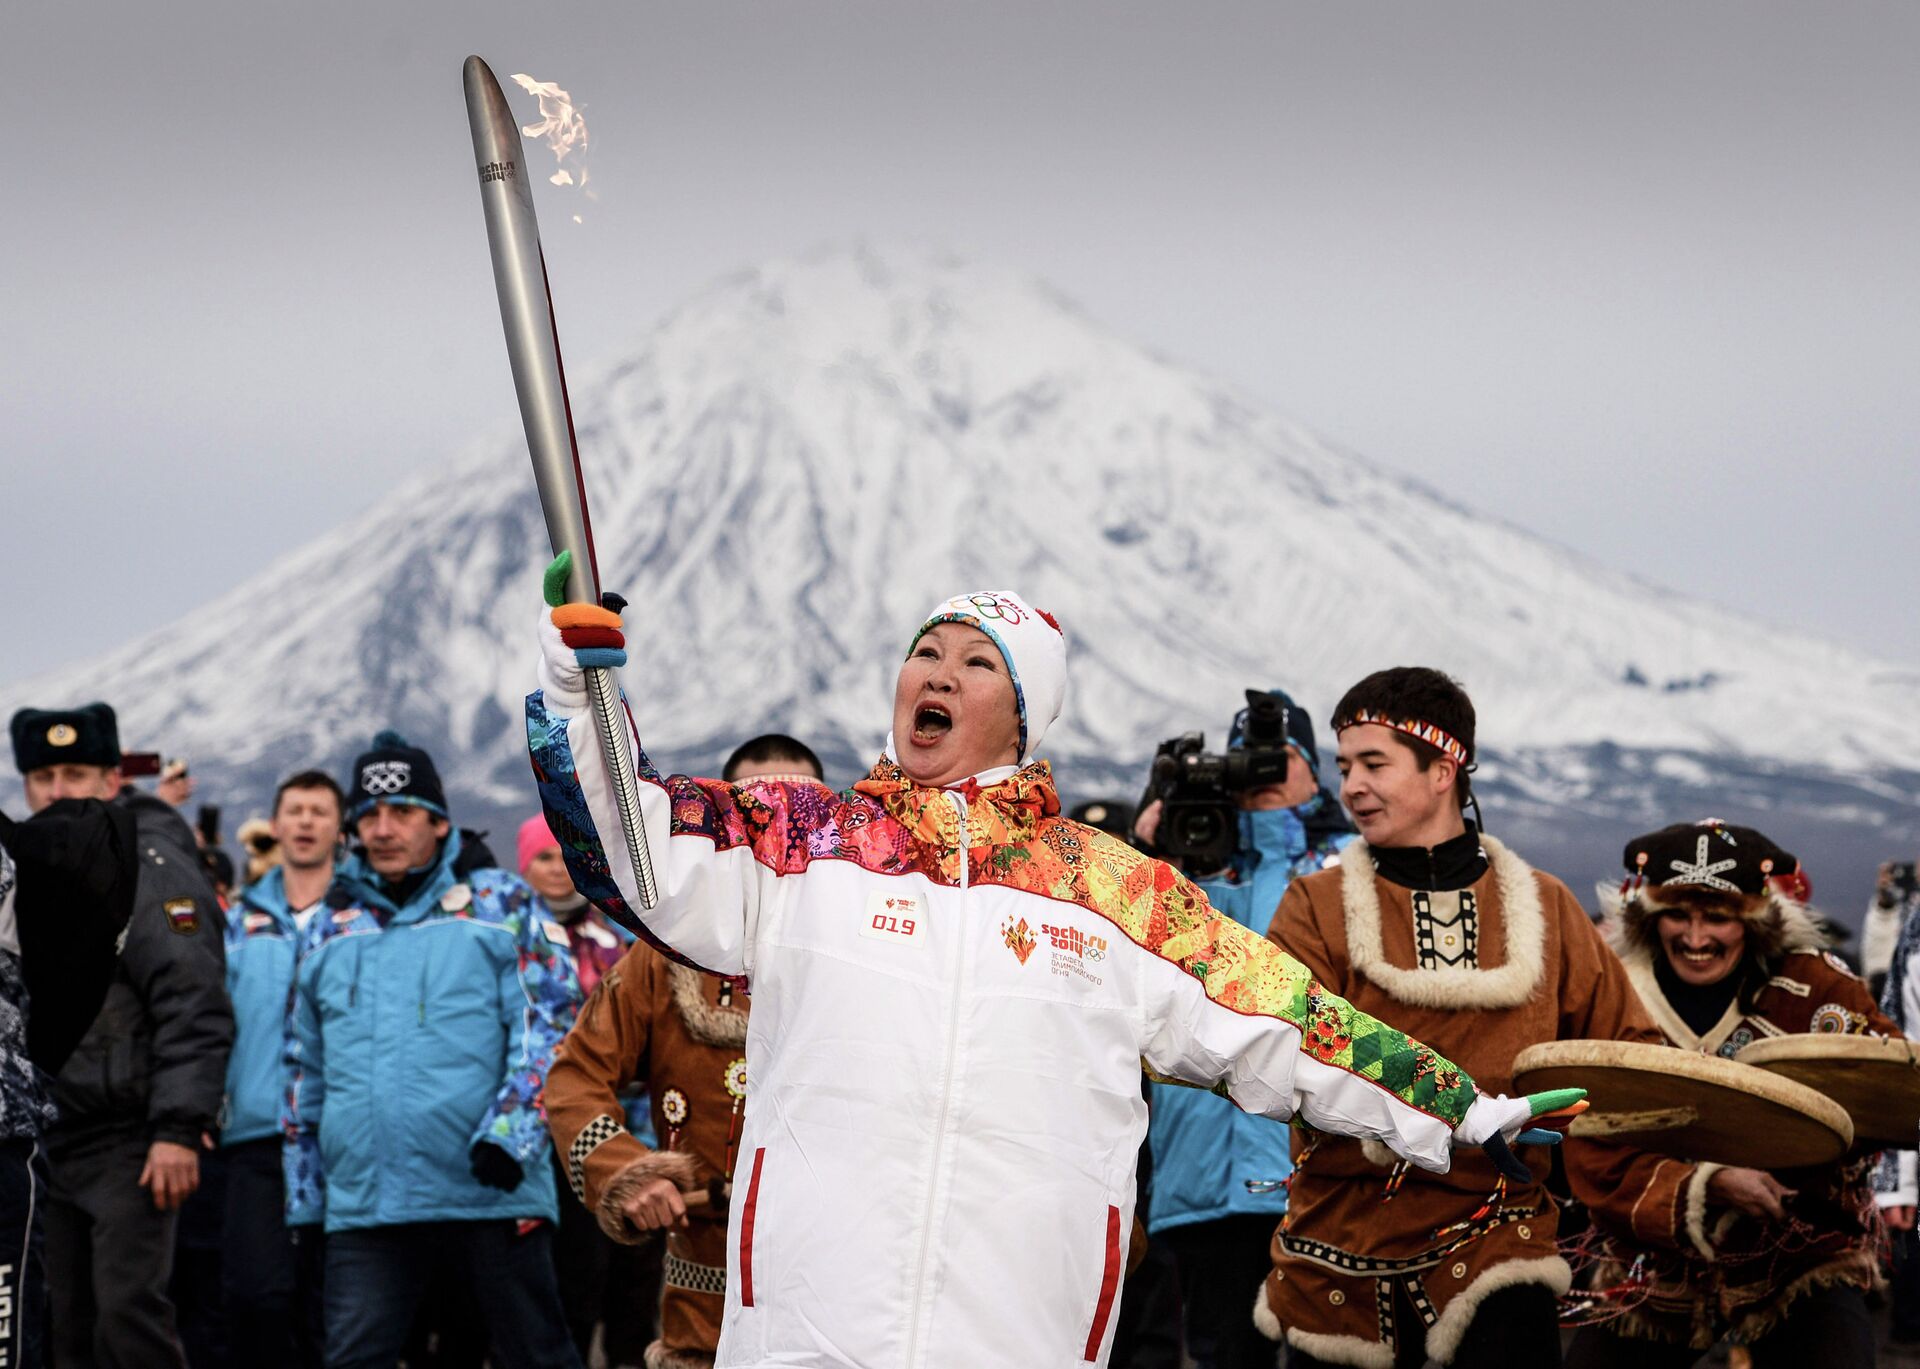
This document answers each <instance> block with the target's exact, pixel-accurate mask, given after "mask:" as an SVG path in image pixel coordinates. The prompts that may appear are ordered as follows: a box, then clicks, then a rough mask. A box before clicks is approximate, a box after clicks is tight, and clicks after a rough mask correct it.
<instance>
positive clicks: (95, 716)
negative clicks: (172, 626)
mask: <svg viewBox="0 0 1920 1369" xmlns="http://www.w3.org/2000/svg"><path fill="white" fill-rule="evenodd" d="M9 730H10V732H11V734H12V740H13V754H14V760H15V762H16V763H17V764H18V765H19V767H20V773H21V775H22V777H23V781H24V784H25V787H26V793H27V806H28V807H29V808H30V809H32V810H33V811H34V812H36V813H38V812H40V811H41V810H42V809H45V808H47V807H49V806H51V805H52V804H54V803H56V802H58V801H59V800H61V799H100V800H108V801H111V802H112V803H113V805H114V806H115V807H117V808H118V809H120V810H121V811H122V812H124V813H126V814H127V815H129V816H130V817H131V818H132V821H133V829H134V833H135V843H136V848H137V855H138V871H137V875H136V889H135V895H134V906H133V913H132V917H131V919H130V920H129V922H128V924H127V932H126V942H125V946H124V949H123V950H122V952H121V958H120V965H119V969H118V970H117V972H116V973H115V976H114V979H113V982H112V984H111V986H110V987H109V988H108V990H107V995H106V999H105V1002H104V1003H103V1004H102V1005H101V1008H100V1011H99V1013H98V1015H97V1016H96V1017H95V1018H94V1020H93V1024H92V1026H90V1027H89V1028H88V1029H87V1033H86V1035H85V1036H84V1037H83V1038H82V1039H81V1041H80V1044H79V1046H78V1047H76V1048H75V1050H74V1052H73V1055H72V1057H71V1058H70V1059H69V1060H68V1061H67V1063H66V1065H65V1067H64V1068H63V1069H62V1070H61V1071H60V1073H59V1075H58V1076H57V1077H56V1078H55V1081H54V1089H53V1097H54V1102H55V1104H56V1105H57V1106H58V1108H59V1112H60V1117H59V1120H58V1121H57V1122H56V1123H55V1124H54V1126H53V1128H52V1129H51V1131H50V1132H49V1133H48V1137H47V1149H48V1160H49V1168H50V1181H51V1182H50V1190H49V1194H48V1198H49V1202H48V1205H47V1268H48V1282H49V1285H50V1287H51V1290H52V1295H53V1296H52V1305H53V1316H52V1321H53V1336H52V1342H53V1361H54V1363H55V1364H56V1365H98V1366H102V1369H105V1367H106V1366H116V1367H117V1366H130V1367H131V1366H138V1367H139V1369H147V1366H158V1365H168V1364H174V1365H178V1364H183V1363H184V1362H185V1361H184V1357H183V1355H182V1353H181V1350H180V1343H179V1338H178V1335H177V1334H176V1332H175V1327H174V1310H173V1304H172V1303H171V1302H170V1301H169V1300H168V1298H167V1291H166V1290H167V1278H168V1274H169V1272H170V1269H171V1266H172V1258H173V1243H174V1225H175V1220H176V1217H177V1214H178V1211H179V1208H180V1205H181V1204H182V1203H183V1202H185V1201H186V1199H187V1197H188V1195H190V1194H191V1193H192V1192H193V1191H194V1189H195V1188H197V1187H198V1186H199V1178H200V1159H199V1156H200V1150H201V1148H202V1146H203V1145H205V1144H206V1143H207V1140H208V1138H209V1137H210V1135H211V1132H212V1131H213V1128H214V1125H215V1118H216V1117H217V1115H218V1113H219V1110H220V1101H221V1095H222V1092H223V1090H224V1087H225V1083H226V1070H227V1052H228V1049H229V1048H230V1047H231V1045H232V1042H233V1014H232V1011H231V1009H230V1008H229V1007H228V1004H227V994H226V986H225V983H224V974H225V970H224V956H223V954H222V947H221V931H222V923H221V919H220V911H219V907H218V905H217V904H216V903H215V902H214V896H213V890H212V889H211V888H209V887H208V885H207V881H206V876H205V875H204V874H202V873H201V868H200V862H199V860H198V858H197V853H196V850H195V843H194V839H193V833H192V831H191V830H190V829H189V828H188V826H187V824H186V822H185V821H184V820H182V819H181V817H180V815H179V814H178V813H177V812H175V811H174V810H173V808H172V807H170V806H169V805H167V804H166V803H163V802H162V801H161V800H159V799H157V798H155V797H153V796H151V795H146V794H141V793H139V792H138V791H134V790H129V789H126V788H125V786H124V784H123V781H122V778H121V773H120V759H121V757H120V738H119V729H118V724H117V722H116V720H115V718H114V713H113V710H112V709H111V708H109V707H108V706H107V705H106V704H104V703H94V704H88V705H86V706H85V707H83V708H75V709H62V710H42V709H32V708H28V709H22V710H21V711H20V712H18V713H16V714H14V716H13V720H12V723H11V725H10V728H9Z"/></svg>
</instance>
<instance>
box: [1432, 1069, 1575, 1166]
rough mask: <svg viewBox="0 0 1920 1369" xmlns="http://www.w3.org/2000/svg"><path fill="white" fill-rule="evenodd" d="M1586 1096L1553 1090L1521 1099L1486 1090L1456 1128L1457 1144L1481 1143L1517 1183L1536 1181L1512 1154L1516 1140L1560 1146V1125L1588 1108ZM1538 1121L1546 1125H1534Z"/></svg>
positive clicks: (1572, 1090) (1474, 1101) (1483, 1148)
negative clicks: (1487, 1092) (1491, 1093)
mask: <svg viewBox="0 0 1920 1369" xmlns="http://www.w3.org/2000/svg"><path fill="white" fill-rule="evenodd" d="M1586 1096H1587V1091H1586V1090H1585V1089H1552V1090H1550V1091H1548V1092H1546V1093H1531V1094H1527V1095H1526V1096H1524V1097H1521V1098H1509V1097H1507V1096H1506V1095H1505V1094H1504V1093H1503V1094H1499V1095H1498V1096H1495V1097H1488V1096H1487V1095H1486V1094H1484V1093H1483V1094H1481V1095H1480V1096H1479V1097H1477V1098H1475V1099H1474V1100H1473V1105H1472V1106H1471V1107H1469V1108H1468V1109H1467V1115H1466V1116H1465V1117H1463V1118H1461V1119H1460V1125H1459V1126H1458V1127H1456V1128H1455V1129H1454V1133H1453V1137H1454V1144H1455V1145H1456V1146H1471V1145H1478V1146H1479V1147H1480V1148H1481V1149H1482V1150H1484V1151H1486V1152H1487V1157H1488V1158H1489V1159H1491V1160H1492V1161H1493V1163H1494V1167H1495V1168H1496V1169H1498V1170H1499V1171H1500V1172H1501V1173H1502V1174H1504V1175H1506V1176H1507V1178H1509V1179H1511V1180H1513V1181H1514V1182H1515V1183H1521V1184H1530V1183H1533V1182H1534V1177H1533V1175H1532V1173H1531V1172H1529V1171H1528V1169H1527V1167H1526V1166H1525V1165H1523V1164H1521V1163H1520V1161H1519V1158H1518V1157H1516V1156H1515V1155H1514V1153H1513V1144H1514V1142H1516V1141H1518V1142H1521V1143H1523V1144H1526V1145H1558V1144H1559V1143H1560V1132H1559V1130H1558V1129H1557V1127H1558V1125H1563V1124H1565V1123H1570V1122H1572V1121H1573V1119H1574V1118H1575V1117H1577V1116H1579V1115H1580V1114H1581V1113H1582V1112H1585V1111H1586V1108H1587V1105H1586V1102H1585V1099H1586ZM1535 1122H1544V1123H1546V1124H1547V1125H1545V1126H1535V1125H1534V1123H1535Z"/></svg>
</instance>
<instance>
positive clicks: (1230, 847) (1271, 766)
mask: <svg viewBox="0 0 1920 1369" xmlns="http://www.w3.org/2000/svg"><path fill="white" fill-rule="evenodd" d="M1241 736H1242V739H1243V743H1244V744H1243V746H1242V747H1241V748H1240V749H1237V750H1232V751H1227V752H1225V753H1222V754H1212V753H1209V752H1208V751H1207V739H1206V736H1205V734H1204V733H1200V732H1189V733H1187V734H1186V735H1184V736H1180V737H1175V738H1173V739H1172V740H1171V741H1165V742H1162V743H1160V749H1159V750H1158V751H1156V752H1155V753H1154V756H1153V770H1152V772H1151V774H1150V776H1149V778H1148V780H1147V801H1148V802H1151V801H1153V800H1154V799H1158V800H1159V801H1160V830H1159V831H1158V832H1157V833H1156V834H1155V837H1154V845H1155V846H1157V847H1158V848H1159V849H1160V851H1161V852H1162V853H1163V854H1165V855H1167V856H1169V857H1172V858H1174V859H1177V860H1179V861H1180V862H1181V863H1182V864H1184V865H1185V866H1186V868H1187V869H1188V870H1190V871H1192V872H1194V873H1196V874H1208V873H1211V872H1212V871H1215V870H1219V869H1222V868H1224V867H1225V866H1226V864H1227V862H1229V861H1230V860H1232V859H1233V853H1234V852H1235V851H1236V850H1237V849H1238V848H1239V845H1240V806H1239V804H1237V803H1236V802H1235V801H1234V800H1235V797H1236V796H1237V795H1239V794H1242V793H1245V792H1246V791H1247V790H1249V789H1261V788H1265V787H1266V786H1267V785H1270V784H1284V783H1286V779H1287V762H1288V760H1289V757H1288V755H1287V709H1286V705H1285V704H1283V703H1281V702H1280V701H1279V700H1278V699H1276V698H1274V697H1273V695H1271V694H1268V693H1266V692H1265V691H1264V690H1258V689H1249V690H1248V691H1247V720H1246V724H1245V726H1244V728H1243V730H1242V733H1241Z"/></svg>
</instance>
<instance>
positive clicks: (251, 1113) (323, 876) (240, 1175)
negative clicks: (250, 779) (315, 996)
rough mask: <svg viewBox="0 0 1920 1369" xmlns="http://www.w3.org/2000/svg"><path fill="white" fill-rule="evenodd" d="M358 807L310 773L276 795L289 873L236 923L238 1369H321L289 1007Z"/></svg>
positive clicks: (245, 898)
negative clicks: (302, 1219)
mask: <svg viewBox="0 0 1920 1369" xmlns="http://www.w3.org/2000/svg"><path fill="white" fill-rule="evenodd" d="M345 812H346V796H345V795H344V794H342V793H341V792H340V786H339V785H338V784H337V783H335V782H334V779H333V777H332V776H331V775H328V774H327V773H325V772H324V771H320V770H302V771H301V772H299V773H298V774H296V775H291V776H289V777H288V778H287V779H285V780H282V781H281V783H280V787H279V788H278V789H277V790H275V791H274V795H273V836H274V841H275V844H276V846H277V848H278V849H279V852H280V864H278V865H276V866H274V867H273V869H271V870H269V871H267V873H266V874H264V875H262V876H261V877H260V878H259V879H258V880H256V881H255V882H254V883H252V884H250V885H248V886H247V887H246V889H245V890H243V891H242V892H241V895H240V898H239V899H238V901H236V902H235V904H234V906H233V907H232V908H231V909H229V910H228V912H227V995H228V997H230V998H231V999H232V1000H233V1018H234V1028H235V1032H234V1041H233V1054H232V1055H231V1056H229V1057H228V1058H227V1110H226V1125H225V1126H224V1127H223V1128H222V1130H221V1134H220V1144H221V1146H222V1148H223V1149H224V1150H225V1151H226V1159H227V1193H226V1214H225V1216H226V1230H225V1237H224V1242H223V1246H222V1256H223V1258H222V1260H221V1278H222V1282H223V1284H224V1289H223V1294H224V1298H225V1302H226V1308H227V1335H228V1339H229V1342H230V1344H231V1346H232V1350H233V1356H234V1362H235V1363H237V1364H285V1365H304V1366H307V1369H318V1366H319V1364H320V1345H321V1338H320V1326H319V1317H318V1311H319V1308H318V1295H319V1273H320V1270H319V1267H318V1256H319V1241H318V1237H319V1234H320V1233H319V1232H318V1231H317V1230H314V1229H312V1228H309V1229H308V1233H307V1234H308V1237H309V1239H308V1240H307V1242H306V1243H305V1244H304V1245H296V1244H295V1240H294V1234H293V1233H292V1232H290V1231H289V1230H288V1228H287V1223H286V1187H285V1184H284V1182H283V1178H282V1171H281V1156H280V1152H281V1140H280V1108H281V1106H282V1104H283V1103H284V1102H285V1101H286V1096H287V1067H286V1023H287V997H288V995H289V994H290V993H292V991H293V965H294V957H295V955H296V954H297V952H298V949H299V945H300V940H301V938H302V936H304V935H305V933H306V930H307V928H308V926H309V925H310V924H311V923H312V921H313V919H314V915H315V913H316V912H318V911H319V909H320V907H321V903H322V901H323V899H324V898H325V896H326V893H327V890H328V889H329V888H330V887H331V886H332V884H333V874H334V868H333V867H334V860H335V857H336V856H337V855H338V854H339V849H340V833H341V824H342V822H343V821H344V815H345Z"/></svg>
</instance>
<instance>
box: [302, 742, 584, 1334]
mask: <svg viewBox="0 0 1920 1369" xmlns="http://www.w3.org/2000/svg"><path fill="white" fill-rule="evenodd" d="M347 792H348V804H349V808H348V812H347V818H348V821H349V822H350V823H352V824H353V829H354V831H355V833H356V834H357V835H358V836H359V838H360V841H361V843H362V844H363V845H364V847H365V854H364V855H363V856H362V855H356V856H353V857H350V858H349V859H348V860H347V861H345V862H344V863H343V865H342V866H341V868H340V870H339V872H338V874H337V875H336V877H335V880H334V885H333V888H332V890H331V891H330V892H329V893H328V895H327V898H326V901H325V903H324V905H323V906H322V907H321V909H320V910H319V912H317V913H316V914H315V915H314V918H313V921H312V922H311V924H309V926H308V928H307V932H306V935H305V936H304V937H303V938H302V940H301V950H300V958H299V961H298V967H297V969H296V970H295V972H294V993H293V1005H292V1010H291V1012H290V1013H289V1016H288V1031H287V1063H288V1066H289V1067H290V1069H291V1071H292V1079H291V1081H290V1085H289V1088H288V1091H287V1103H286V1110H285V1114H284V1118H283V1121H284V1125H285V1129H286V1166H287V1172H286V1182H287V1220H288V1222H289V1223H290V1224H292V1225H305V1224H311V1223H314V1222H321V1221H324V1223H325V1227H326V1232H327V1257H326V1293H325V1300H326V1340H327V1364H328V1365H329V1366H330V1369H360V1366H366V1367H367V1369H373V1366H380V1367H381V1369H390V1367H391V1366H392V1365H393V1363H394V1362H395V1361H396V1360H397V1359H398V1358H399V1356H400V1354H401V1349H402V1346H403V1344H404V1342H405V1340H406V1335H407V1329H408V1326H409V1325H410V1323H411V1322H412V1320H413V1316H414V1312H415V1310H416V1308H417V1307H418V1305H419V1303H420V1300H421V1297H422V1294H423V1293H424V1291H425V1289H426V1286H427V1281H428V1278H429V1276H430V1275H431V1273H432V1272H433V1271H434V1270H435V1269H436V1268H444V1267H445V1266H447V1265H448V1264H452V1265H454V1267H455V1268H457V1269H458V1271H459V1273H460V1276H461V1277H462V1278H464V1280H465V1281H466V1282H467V1284H468V1285H469V1286H470V1287H471V1288H472V1289H473V1290H474V1294H475V1298H476V1300H477V1302H478V1304H479V1307H480V1309H481V1312H482V1315H483V1317H484V1318H485V1320H486V1323H487V1331H488V1334H489V1337H490V1339H491V1342H492V1349H491V1359H492V1362H493V1363H495V1364H497V1365H500V1366H503V1367H504V1369H519V1367H520V1366H526V1369H548V1367H549V1366H558V1369H578V1366H579V1364H580V1360H579V1357H578V1355H577V1354H576V1353H575V1351H574V1347H573V1341H572V1339H571V1338H570V1337H569V1336H568V1335H567V1328H566V1322H565V1319H564V1318H563V1316H562V1314H561V1310H560V1294H559V1289H558V1287H557V1285H556V1283H555V1281H554V1272H553V1255H552V1235H551V1231H550V1224H551V1223H552V1222H553V1220H554V1216H555V1213H556V1211H557V1208H556V1205H555V1201H554V1184H553V1167H552V1165H551V1164H550V1163H549V1161H548V1158H547V1157H548V1142H547V1130H546V1118H545V1116H544V1114H543V1111H542V1108H541V1104H540V1091H541V1089H542V1087H543V1086H544V1084H545V1082H546V1074H547V1065H548V1063H549V1062H550V1060H551V1059H552V1056H553V1048H554V1047H555V1046H556V1045H557V1044H558V1043H559V1041H560V1038H561V1037H562V1036H564V1035H565V1034H566V1031H567V1028H568V1027H569V1026H570V1025H571V1023H572V1020H573V1015H574V1012H575V1011H576V1010H577V1008H578V1006H579V1001H580V989H579V982H578V980H577V979H576V978H575V976H574V971H573V966H572V963H571V960H570V958H569V956H568V954H567V943H566V934H565V932H564V931H562V930H561V929H560V928H558V927H556V926H554V925H553V924H552V923H550V922H548V921H547V920H546V919H545V918H543V917H542V916H541V915H540V913H539V904H538V902H537V900H536V899H535V897H534V894H533V891H532V890H531V889H530V888H528V887H527V885H526V883H525V882H524V881H522V880H521V879H520V877H519V876H517V875H514V874H510V873H508V872H507V871H505V870H498V869H493V868H488V867H482V868H470V867H469V864H468V862H466V861H464V860H463V859H462V857H461V839H460V833H458V832H457V831H455V830H453V827H452V825H451V823H450V822H449V821H448V817H447V806H446V799H445V796H444V793H443V791H442V789H441V785H440V777H439V775H438V773H437V772H436V771H435V769H434V765H433V761H432V759H431V758H430V757H429V756H428V755H427V753H426V752H424V751H422V750H420V749H418V748H417V747H413V746H409V745H408V744H407V743H406V741H405V740H404V739H403V738H401V737H399V736H398V735H396V734H394V733H391V732H383V733H381V734H380V735H379V736H377V737H375V738H374V744H373V749H372V750H370V751H368V752H366V753H365V754H363V755H362V756H360V757H359V759H358V760H356V761H355V762H354V767H353V773H352V778H351V782H350V784H349V786H348V791H347Z"/></svg>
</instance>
